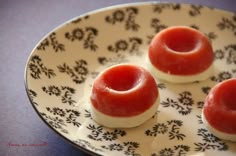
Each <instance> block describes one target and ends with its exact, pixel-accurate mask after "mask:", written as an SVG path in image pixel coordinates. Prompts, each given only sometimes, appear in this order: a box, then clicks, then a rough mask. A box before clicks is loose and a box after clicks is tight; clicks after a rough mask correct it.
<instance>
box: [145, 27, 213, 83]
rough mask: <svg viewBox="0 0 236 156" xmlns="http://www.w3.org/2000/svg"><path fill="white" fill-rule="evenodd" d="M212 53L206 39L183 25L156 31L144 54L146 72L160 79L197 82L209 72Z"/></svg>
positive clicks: (209, 73)
mask: <svg viewBox="0 0 236 156" xmlns="http://www.w3.org/2000/svg"><path fill="white" fill-rule="evenodd" d="M213 60H214V53H213V49H212V46H211V43H210V41H209V39H208V38H207V37H206V36H205V35H204V34H203V33H201V32H200V31H198V30H196V29H193V28H190V27H187V26H173V27H169V28H167V29H164V30H162V31H161V32H159V33H158V34H157V35H156V36H155V37H154V38H153V39H152V41H151V44H150V46H149V52H148V63H149V64H148V65H149V69H150V70H151V71H152V72H153V73H154V74H155V75H156V76H157V77H158V78H160V79H164V80H167V81H170V82H176V83H184V82H192V81H200V80H204V79H206V78H208V77H209V76H210V75H211V73H212V70H213V69H212V64H213Z"/></svg>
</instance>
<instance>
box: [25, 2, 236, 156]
mask: <svg viewBox="0 0 236 156" xmlns="http://www.w3.org/2000/svg"><path fill="white" fill-rule="evenodd" d="M173 25H186V26H191V27H194V28H196V29H199V30H200V31H202V32H204V33H205V34H206V35H207V36H208V37H209V38H210V39H211V41H212V44H213V48H214V52H215V62H214V63H215V66H216V71H215V73H214V76H212V77H211V78H209V79H208V80H206V81H203V82H198V83H190V84H186V85H179V84H170V83H166V82H162V81H159V80H157V81H158V87H159V92H160V96H161V104H160V107H159V108H158V111H157V114H156V115H155V116H154V117H153V118H151V119H150V120H148V121H147V122H146V123H144V124H143V125H141V126H139V127H136V128H131V129H108V128H106V127H103V126H100V125H98V124H97V123H95V122H94V121H93V120H92V119H91V116H90V102H89V96H90V90H91V84H92V83H93V80H94V78H95V77H96V76H97V74H98V73H99V72H100V71H102V70H103V69H105V68H107V67H108V66H111V65H113V64H118V63H124V62H125V63H127V62H129V63H133V64H137V65H141V66H144V67H145V57H146V54H147V49H148V45H149V43H150V40H151V38H152V37H153V35H155V34H156V33H157V32H159V31H160V30H162V29H164V28H166V27H169V26H173ZM199 63H200V62H199ZM235 76H236V15H235V14H233V13H230V12H226V11H222V10H218V9H214V8H208V7H203V6H195V5H188V4H162V3H140V4H128V5H121V6H116V7H111V8H107V9H102V10H99V11H95V12H92V13H88V14H86V15H83V16H80V17H77V18H75V19H73V20H71V21H68V22H66V23H65V24H63V25H61V26H60V27H58V28H56V29H54V30H53V31H52V32H50V33H49V34H48V35H47V36H46V37H45V38H43V39H42V41H40V43H39V44H38V45H36V47H35V49H34V50H33V51H32V53H31V55H30V57H29V60H28V63H27V66H26V72H25V79H26V80H25V81H26V82H25V83H26V89H27V93H28V95H29V98H30V101H31V102H32V105H33V107H34V108H35V110H36V112H37V113H38V114H39V116H40V117H41V118H42V119H43V121H45V123H46V124H47V125H48V126H50V127H51V128H52V129H53V130H55V132H57V133H58V134H60V135H61V136H62V137H63V138H65V139H66V140H68V141H69V142H71V143H72V144H74V145H76V146H77V147H79V148H80V149H83V150H85V151H87V152H89V153H90V154H100V155H109V156H110V155H117V156H120V155H133V156H138V155H142V156H143V155H152V156H157V155H163V156H165V155H197V154H202V155H204V154H205V155H215V156H216V155H235V153H236V143H232V142H227V141H223V140H220V139H218V138H216V137H215V136H213V135H212V134H211V133H210V132H209V131H208V130H207V129H206V128H205V126H204V125H203V124H202V121H201V119H200V114H201V109H202V105H203V102H204V99H205V97H206V95H207V93H208V91H209V89H210V88H211V87H212V86H214V85H215V84H216V83H218V82H220V81H223V80H225V79H228V78H231V77H235Z"/></svg>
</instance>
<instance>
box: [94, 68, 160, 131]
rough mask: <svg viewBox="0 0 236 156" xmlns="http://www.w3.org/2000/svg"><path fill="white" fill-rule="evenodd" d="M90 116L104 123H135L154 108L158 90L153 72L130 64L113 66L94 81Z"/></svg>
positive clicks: (145, 117)
mask: <svg viewBox="0 0 236 156" xmlns="http://www.w3.org/2000/svg"><path fill="white" fill-rule="evenodd" d="M90 100H91V104H92V105H91V106H92V109H91V110H92V111H91V112H92V113H91V114H92V118H93V119H94V120H95V121H97V122H98V123H100V124H102V125H104V126H106V127H114V128H118V127H122V128H124V127H135V126H138V125H140V124H142V123H143V122H144V121H146V120H147V119H149V118H150V117H151V116H153V115H154V114H155V112H156V111H157V106H158V105H159V93H158V89H157V85H156V82H155V80H154V78H153V77H152V75H151V74H150V73H149V72H148V71H147V70H146V69H144V68H143V67H139V66H136V65H131V64H120V65H115V66H112V67H110V68H108V69H106V70H105V71H103V72H102V73H101V74H100V75H99V76H98V77H97V78H96V79H95V81H94V83H93V87H92V93H91V96H90Z"/></svg>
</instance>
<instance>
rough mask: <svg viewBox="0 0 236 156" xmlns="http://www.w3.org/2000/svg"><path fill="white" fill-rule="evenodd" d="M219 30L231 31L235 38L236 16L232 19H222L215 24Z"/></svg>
mask: <svg viewBox="0 0 236 156" xmlns="http://www.w3.org/2000/svg"><path fill="white" fill-rule="evenodd" d="M217 27H218V28H219V29H220V30H229V31H232V33H233V34H234V36H236V15H234V16H232V17H229V18H228V17H222V19H221V21H220V22H219V23H218V24H217Z"/></svg>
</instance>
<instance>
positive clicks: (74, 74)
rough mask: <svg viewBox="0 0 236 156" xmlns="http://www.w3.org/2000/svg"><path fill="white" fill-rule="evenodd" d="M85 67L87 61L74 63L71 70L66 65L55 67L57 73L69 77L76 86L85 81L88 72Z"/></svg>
mask: <svg viewBox="0 0 236 156" xmlns="http://www.w3.org/2000/svg"><path fill="white" fill-rule="evenodd" d="M87 65H88V63H87V61H85V60H78V61H75V66H73V67H72V68H71V67H70V66H69V65H67V64H66V63H63V64H62V65H59V66H57V68H58V69H59V72H61V73H65V74H67V75H69V76H70V77H71V79H72V80H73V82H75V83H76V84H81V83H83V82H84V81H85V80H86V76H87V75H88V72H89V71H88V68H87Z"/></svg>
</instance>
